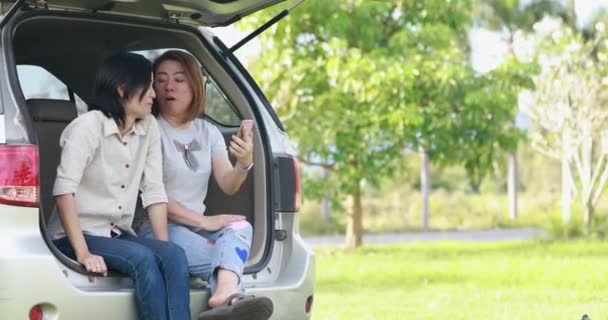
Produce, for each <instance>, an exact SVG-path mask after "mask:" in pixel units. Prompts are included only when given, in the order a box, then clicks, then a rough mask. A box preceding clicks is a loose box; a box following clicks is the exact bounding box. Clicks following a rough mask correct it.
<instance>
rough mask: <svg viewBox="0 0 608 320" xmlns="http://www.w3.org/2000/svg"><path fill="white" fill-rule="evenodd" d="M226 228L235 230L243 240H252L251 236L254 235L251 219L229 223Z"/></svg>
mask: <svg viewBox="0 0 608 320" xmlns="http://www.w3.org/2000/svg"><path fill="white" fill-rule="evenodd" d="M226 228H227V229H229V230H232V231H234V233H235V234H236V235H237V236H238V237H240V238H241V239H242V240H245V241H247V242H251V237H252V236H253V227H252V226H251V223H249V221H245V220H242V221H236V222H233V223H231V224H229V225H228V226H227V227H226Z"/></svg>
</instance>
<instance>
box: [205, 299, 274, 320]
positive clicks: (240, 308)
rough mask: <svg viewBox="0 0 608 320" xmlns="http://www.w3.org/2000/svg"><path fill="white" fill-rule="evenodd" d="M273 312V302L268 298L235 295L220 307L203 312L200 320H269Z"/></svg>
mask: <svg viewBox="0 0 608 320" xmlns="http://www.w3.org/2000/svg"><path fill="white" fill-rule="evenodd" d="M272 311H273V306H272V301H271V300H270V299H268V298H266V297H255V296H252V295H244V294H242V293H235V294H233V295H231V296H230V297H228V298H227V299H226V301H224V303H223V304H221V305H220V306H218V307H215V308H213V309H209V310H207V311H204V312H201V313H200V314H199V315H198V320H245V319H246V320H268V318H270V316H271V315H272Z"/></svg>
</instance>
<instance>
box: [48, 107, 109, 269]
mask: <svg viewBox="0 0 608 320" xmlns="http://www.w3.org/2000/svg"><path fill="white" fill-rule="evenodd" d="M100 132H101V126H100V125H99V123H98V121H96V120H95V117H94V115H93V114H87V115H85V116H82V117H78V118H76V120H74V121H72V122H71V123H70V124H69V125H68V126H67V127H66V128H65V130H64V131H63V133H62V134H61V137H60V139H59V144H60V146H61V161H60V162H59V166H58V167H57V176H56V177H55V182H54V184H53V195H54V196H55V203H56V205H57V214H58V216H59V221H60V222H61V225H62V227H63V230H64V232H65V234H66V236H67V237H68V240H69V241H70V244H71V245H72V248H73V249H74V253H75V254H76V260H77V261H78V262H79V263H81V264H82V265H83V266H84V267H85V269H86V270H87V271H89V272H97V273H101V274H103V275H104V276H106V275H107V272H108V270H107V267H106V264H105V262H104V260H103V257H100V256H97V255H94V254H91V252H90V251H89V247H88V246H87V243H86V241H85V238H84V235H83V234H82V228H81V227H80V219H79V217H78V212H77V211H76V200H75V199H74V194H75V193H76V192H77V190H78V186H79V185H80V180H81V179H82V176H83V174H84V171H85V169H86V167H87V166H88V164H89V163H90V162H91V160H92V159H93V157H94V156H95V152H96V149H97V147H98V144H99V141H100V136H99V135H100Z"/></svg>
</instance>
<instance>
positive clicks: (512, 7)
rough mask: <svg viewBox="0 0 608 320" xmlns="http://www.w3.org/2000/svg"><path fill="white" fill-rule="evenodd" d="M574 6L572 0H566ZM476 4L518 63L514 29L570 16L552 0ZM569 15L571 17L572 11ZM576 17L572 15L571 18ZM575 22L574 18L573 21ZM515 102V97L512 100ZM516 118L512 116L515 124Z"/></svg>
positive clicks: (479, 17)
mask: <svg viewBox="0 0 608 320" xmlns="http://www.w3.org/2000/svg"><path fill="white" fill-rule="evenodd" d="M569 1H570V2H569V4H571V5H572V7H571V8H572V12H574V10H573V8H574V6H573V2H572V1H573V0H569ZM477 4H478V5H477V6H476V14H475V17H476V21H477V23H478V24H479V26H480V27H482V28H486V29H489V30H495V31H500V32H502V33H503V34H504V41H505V42H506V44H507V59H506V60H507V61H511V62H515V63H517V56H516V54H515V50H514V44H515V36H516V34H517V32H524V33H528V32H531V31H532V29H533V26H534V24H535V23H536V22H538V21H540V20H541V19H542V18H543V17H544V16H546V15H553V16H560V17H562V18H563V19H564V20H565V21H570V20H572V19H568V17H570V16H569V15H568V14H567V12H566V9H565V8H564V7H563V5H562V4H561V3H560V2H558V1H555V0H532V1H529V2H525V3H524V4H522V3H521V2H520V0H482V1H479V2H478V3H477ZM571 17H574V15H572V16H571ZM574 21H575V19H574ZM573 23H575V22H573ZM512 102H513V105H514V106H516V104H517V100H516V99H515V100H513V101H512ZM514 122H515V119H513V125H512V127H513V126H514ZM515 149H516V148H515ZM515 149H513V150H512V151H511V152H509V154H508V168H509V172H508V193H509V216H510V217H511V219H516V218H517V190H518V189H519V188H518V186H519V179H518V165H517V156H516V152H515Z"/></svg>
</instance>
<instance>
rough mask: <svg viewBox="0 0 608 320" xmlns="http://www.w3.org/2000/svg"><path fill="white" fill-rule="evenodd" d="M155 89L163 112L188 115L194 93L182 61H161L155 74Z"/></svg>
mask: <svg viewBox="0 0 608 320" xmlns="http://www.w3.org/2000/svg"><path fill="white" fill-rule="evenodd" d="M154 90H155V91H156V94H157V96H156V101H157V103H158V106H159V107H160V112H161V113H162V114H169V115H173V116H184V115H186V113H187V111H188V108H190V105H191V104H192V99H193V97H194V94H193V91H192V85H191V84H190V81H188V77H186V70H185V68H184V67H183V66H182V64H181V63H179V62H177V61H173V60H166V61H163V62H161V64H159V65H158V67H157V68H156V73H155V74H154Z"/></svg>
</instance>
